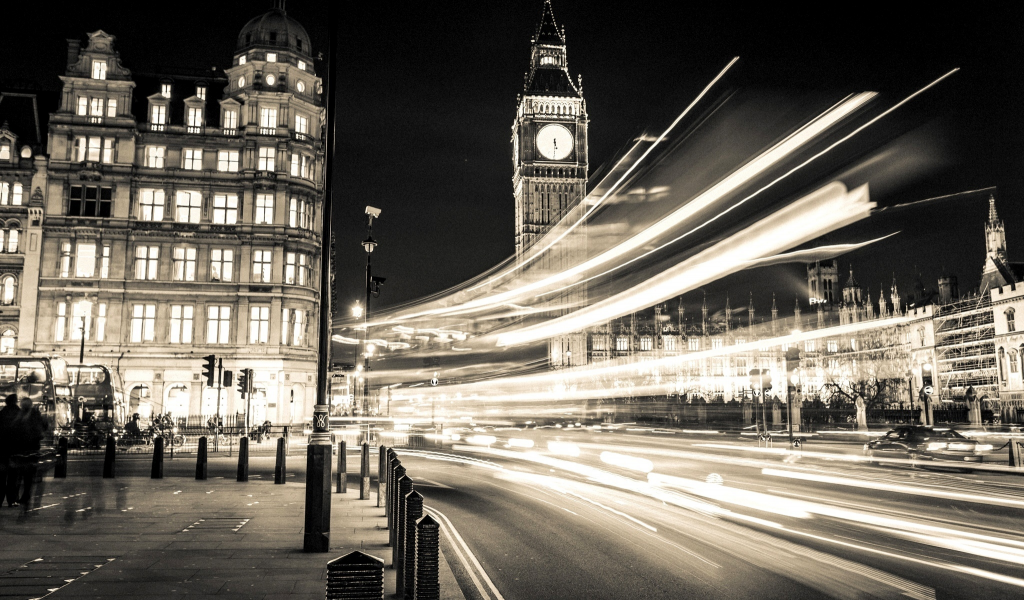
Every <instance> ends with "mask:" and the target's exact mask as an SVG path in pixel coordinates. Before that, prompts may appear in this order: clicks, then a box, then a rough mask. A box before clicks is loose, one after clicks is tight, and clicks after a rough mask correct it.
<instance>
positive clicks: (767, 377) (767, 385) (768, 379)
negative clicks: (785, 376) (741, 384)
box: [761, 369, 772, 392]
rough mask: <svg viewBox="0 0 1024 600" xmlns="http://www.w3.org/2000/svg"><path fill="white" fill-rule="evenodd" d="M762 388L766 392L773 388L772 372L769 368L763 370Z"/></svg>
mask: <svg viewBox="0 0 1024 600" xmlns="http://www.w3.org/2000/svg"><path fill="white" fill-rule="evenodd" d="M761 389H762V390H763V391H765V392H767V391H768V390H770V389H772V372H771V371H769V370H768V369H762V370H761Z"/></svg>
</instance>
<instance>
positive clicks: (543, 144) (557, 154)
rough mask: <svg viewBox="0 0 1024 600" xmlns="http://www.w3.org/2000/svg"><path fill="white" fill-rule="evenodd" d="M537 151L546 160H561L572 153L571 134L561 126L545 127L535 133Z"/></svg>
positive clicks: (549, 125)
mask: <svg viewBox="0 0 1024 600" xmlns="http://www.w3.org/2000/svg"><path fill="white" fill-rule="evenodd" d="M537 150H539V151H540V153H541V156H543V157H544V158H546V159H548V160H562V159H563V158H565V157H566V156H569V154H570V153H572V134H571V133H569V130H568V129H566V128H565V127H564V126H562V125H556V124H554V123H551V124H548V125H545V126H543V127H541V128H540V131H538V132H537Z"/></svg>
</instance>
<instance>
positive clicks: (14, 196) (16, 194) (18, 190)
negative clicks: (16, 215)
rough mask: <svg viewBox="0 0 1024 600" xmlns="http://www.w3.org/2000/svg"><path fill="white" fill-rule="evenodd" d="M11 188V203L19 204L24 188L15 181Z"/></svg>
mask: <svg viewBox="0 0 1024 600" xmlns="http://www.w3.org/2000/svg"><path fill="white" fill-rule="evenodd" d="M12 189H13V191H12V193H11V204H12V205H13V206H21V199H22V196H23V195H24V192H23V190H24V188H23V187H22V185H21V184H20V183H15V184H14V186H13V188H12Z"/></svg>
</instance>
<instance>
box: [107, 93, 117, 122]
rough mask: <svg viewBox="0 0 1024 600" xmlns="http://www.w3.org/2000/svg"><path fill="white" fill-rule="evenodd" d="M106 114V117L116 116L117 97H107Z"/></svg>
mask: <svg viewBox="0 0 1024 600" xmlns="http://www.w3.org/2000/svg"><path fill="white" fill-rule="evenodd" d="M107 116H108V117H116V116H117V99H116V98H107Z"/></svg>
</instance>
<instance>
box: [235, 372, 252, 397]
mask: <svg viewBox="0 0 1024 600" xmlns="http://www.w3.org/2000/svg"><path fill="white" fill-rule="evenodd" d="M249 373H250V371H249V369H242V370H241V371H239V372H238V391H239V392H240V393H241V394H242V397H243V398H244V397H246V396H247V395H248V394H249Z"/></svg>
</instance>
